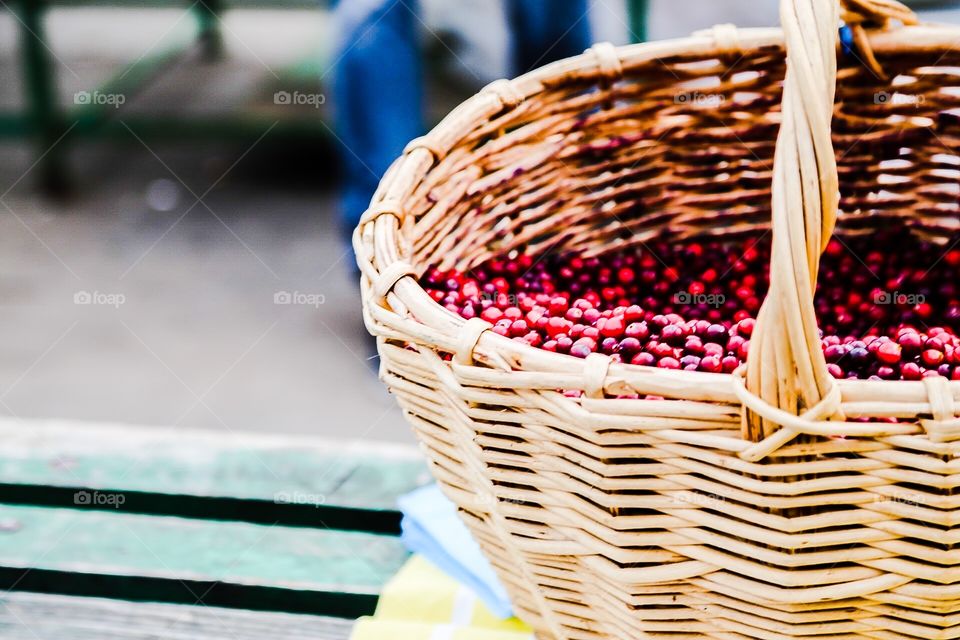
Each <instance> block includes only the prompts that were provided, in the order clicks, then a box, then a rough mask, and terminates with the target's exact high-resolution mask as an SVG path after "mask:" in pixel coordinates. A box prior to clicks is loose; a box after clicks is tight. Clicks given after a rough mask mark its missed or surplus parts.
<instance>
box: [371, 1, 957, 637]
mask: <svg viewBox="0 0 960 640" xmlns="http://www.w3.org/2000/svg"><path fill="white" fill-rule="evenodd" d="M886 2H887V0H883V1H882V2H879V1H878V3H877V4H880V5H882V6H884V7H885V6H886ZM847 4H848V6H854V7H856V6H859V5H864V4H869V3H866V2H863V1H857V2H853V1H851V2H849V3H847ZM784 7H785V10H784V12H783V13H784V27H785V29H784V30H783V31H781V30H779V29H756V30H739V31H738V30H735V29H733V28H732V27H729V26H721V27H717V28H715V29H714V30H711V31H709V32H704V33H700V34H695V35H694V36H693V37H691V38H687V39H682V40H675V41H668V42H660V43H649V44H643V45H633V46H629V47H622V48H619V49H615V48H613V47H612V46H610V45H597V46H595V47H594V48H592V49H591V50H590V51H588V52H587V53H585V54H584V55H582V56H579V57H577V58H572V59H568V60H564V61H561V62H558V63H554V64H551V65H549V66H547V67H544V68H542V69H539V70H537V71H534V72H531V73H529V74H527V75H525V76H522V77H520V78H517V79H515V80H512V81H505V80H501V81H498V82H496V83H494V84H492V85H490V86H489V87H488V88H487V89H485V90H484V91H483V92H481V93H480V94H478V95H477V96H475V97H474V98H472V99H471V100H469V101H467V102H466V103H464V104H463V105H461V106H460V107H458V108H457V109H456V110H455V111H454V112H453V113H451V114H450V116H448V118H447V119H445V120H444V122H442V123H441V124H440V125H439V126H438V127H437V128H436V129H434V130H433V131H432V132H431V133H429V134H428V135H426V136H424V137H423V138H420V139H418V140H415V141H413V142H412V143H411V144H410V145H409V146H408V148H407V150H406V152H405V153H404V155H403V156H402V157H401V158H400V159H399V160H398V161H397V162H396V163H395V164H394V165H393V167H392V168H391V169H390V171H389V172H388V174H387V176H386V177H385V178H384V180H383V182H382V183H381V186H380V189H379V190H378V192H377V194H376V196H375V198H374V201H373V203H372V205H371V207H370V209H369V210H368V211H367V212H366V214H365V215H364V218H363V220H362V221H361V224H360V226H359V228H358V230H357V233H356V234H355V236H354V245H355V249H356V252H357V255H358V261H359V264H360V267H361V271H362V284H361V286H362V289H363V296H364V303H365V304H364V315H365V321H366V323H367V326H368V328H369V329H370V331H371V332H372V333H374V334H375V335H376V336H377V339H378V346H379V351H380V356H381V377H382V378H383V380H384V381H385V382H386V384H387V385H388V386H389V387H390V389H391V391H392V392H393V393H394V394H395V395H396V397H397V399H398V401H399V402H400V404H401V405H402V407H403V409H404V411H405V414H406V416H407V418H408V420H409V422H410V424H411V425H412V426H413V427H414V429H415V430H416V432H417V435H418V437H419V439H420V440H421V442H422V444H423V446H424V448H425V450H426V452H427V454H428V456H429V459H430V462H431V468H432V471H433V473H434V475H435V476H436V478H437V479H438V481H439V482H440V484H441V486H442V488H443V490H444V492H445V493H446V494H447V495H448V496H449V497H450V498H451V499H452V500H454V501H455V502H456V503H457V505H458V506H459V507H460V509H461V513H462V515H463V517H464V519H465V521H466V522H467V524H468V525H469V526H470V528H471V530H472V532H473V534H474V535H475V537H476V538H477V539H478V540H479V542H480V543H481V545H482V547H483V548H484V551H485V552H486V554H487V556H488V557H489V558H490V560H491V562H492V563H493V564H494V566H495V568H496V570H497V572H498V574H499V576H500V577H501V579H502V581H503V582H504V584H505V585H506V587H507V589H508V590H509V592H510V594H511V596H512V598H513V601H514V605H515V608H516V611H517V613H518V615H520V617H522V618H523V619H525V620H526V621H528V622H529V623H530V624H532V625H533V626H534V628H535V629H536V630H537V634H538V637H540V638H545V639H546V638H551V639H553V640H596V639H600V638H617V639H622V640H628V639H629V640H634V639H637V638H676V639H681V638H686V637H690V638H693V637H710V638H731V639H732V638H787V637H790V638H813V637H816V638H829V639H839V638H857V637H869V638H929V639H935V638H937V639H939V638H944V639H946V638H960V549H958V548H957V545H960V494H958V493H957V490H956V487H958V486H960V459H958V458H960V419H958V418H957V415H958V414H960V383H956V382H948V381H947V380H945V379H943V378H928V379H925V380H924V381H923V382H877V381H865V380H838V381H833V380H832V379H829V376H826V377H824V376H825V372H824V371H823V370H822V367H823V363H822V354H821V352H820V347H819V341H818V340H814V342H815V343H816V344H815V345H810V342H809V340H810V336H811V335H814V336H815V335H816V323H815V318H813V316H812V309H813V306H812V297H813V293H812V292H813V290H814V287H815V282H816V272H817V267H816V264H817V260H818V257H819V252H820V250H821V249H822V247H823V246H824V244H825V242H826V240H827V239H829V237H830V235H831V233H833V224H834V218H835V217H836V218H837V223H838V227H837V233H839V234H863V233H871V231H872V230H873V229H875V228H877V227H879V226H882V225H884V224H885V223H887V222H889V221H890V220H902V219H907V220H908V221H909V224H910V225H911V229H912V230H913V232H914V233H917V234H918V235H921V236H923V237H924V238H928V239H933V240H936V241H944V240H946V239H947V238H948V237H949V236H951V235H952V234H955V233H956V232H957V231H958V230H960V205H958V202H960V200H958V198H960V187H958V183H960V160H958V157H957V155H956V152H955V150H956V148H957V144H958V143H960V116H958V115H957V114H958V113H960V111H956V112H955V111H953V110H955V109H958V108H960V70H958V68H957V67H960V51H955V50H954V48H955V47H956V46H957V45H958V44H960V31H957V30H954V29H949V28H941V27H926V26H907V27H902V28H897V29H889V30H879V29H878V30H875V31H870V32H869V35H864V32H861V35H860V37H859V38H858V40H860V41H861V44H864V42H866V44H869V49H868V51H869V52H872V53H870V55H875V56H876V61H877V63H878V65H879V67H880V68H882V70H883V72H884V73H885V74H886V78H885V77H883V76H882V75H878V74H877V72H876V70H871V69H870V68H868V66H865V65H864V64H861V62H860V61H858V60H855V59H850V60H841V63H840V68H839V69H837V62H836V55H837V50H836V23H837V8H836V7H835V6H834V5H833V3H832V2H826V1H825V0H815V1H811V0H786V1H785V2H784ZM864 38H866V40H865V41H864ZM799 48H803V49H804V51H803V52H802V53H798V54H795V52H797V51H798V49H799ZM786 51H789V52H790V60H791V68H790V73H788V74H787V73H785V70H786V65H785V57H786ZM834 84H835V85H836V91H835V95H834ZM898 96H899V97H898ZM818 114H819V115H818ZM831 116H832V137H831V129H830V123H831ZM778 135H779V141H778ZM831 142H832V144H831ZM834 162H835V165H834V164H833V163H834ZM837 187H839V194H840V198H839V202H837V200H836V198H835V196H834V194H835V193H836V192H837ZM771 196H773V197H771ZM771 203H772V205H771ZM838 206H839V215H838ZM768 232H772V234H773V242H774V247H773V256H774V257H773V265H772V270H771V274H772V277H771V288H770V293H769V296H768V298H767V300H766V301H765V303H764V307H763V309H762V311H761V314H760V317H759V318H758V326H757V331H758V332H759V336H757V335H756V334H755V337H754V340H753V341H752V342H753V343H754V346H753V348H752V349H751V354H750V358H751V359H750V362H749V366H748V367H747V368H746V371H744V372H737V373H736V374H734V375H725V374H707V373H699V372H689V371H668V370H662V369H653V368H647V367H637V366H629V365H623V364H619V363H611V362H610V361H609V359H608V358H607V357H606V356H603V355H599V354H593V355H591V356H590V357H588V358H587V359H586V360H579V359H577V358H573V357H571V356H565V355H561V354H555V353H548V352H545V351H542V350H538V349H534V348H532V347H529V346H525V345H522V344H520V343H518V342H516V341H512V340H509V339H507V338H503V337H501V336H498V335H496V334H493V333H492V332H490V331H488V329H489V328H490V325H488V324H487V323H485V322H483V321H481V320H479V319H473V320H469V321H465V320H464V319H462V318H460V317H459V316H457V315H455V314H452V313H450V312H448V311H447V310H445V309H443V308H442V307H440V306H439V305H437V304H436V303H435V302H433V301H432V300H431V299H430V297H429V296H428V295H427V294H426V293H425V292H424V291H423V289H422V288H421V287H420V286H419V285H418V284H417V281H416V277H418V276H419V275H421V274H422V273H423V272H424V271H425V270H426V269H427V268H429V267H432V266H439V267H440V268H444V269H447V268H454V267H455V268H458V269H461V270H466V269H469V268H471V267H472V266H476V265H477V264H479V263H481V262H483V261H485V260H487V259H489V258H491V257H493V256H496V255H506V254H509V253H510V252H512V251H525V252H529V253H531V254H533V255H541V254H544V253H546V252H549V251H561V250H563V251H567V250H573V251H577V252H580V253H583V254H587V255H600V254H603V253H605V252H607V251H611V250H615V249H621V248H624V247H628V246H633V245H641V244H642V243H644V242H646V241H648V240H650V239H652V238H655V237H662V236H664V235H666V236H668V237H671V238H675V239H676V241H678V242H681V241H684V240H688V239H691V238H697V237H704V236H714V237H715V236H724V237H731V238H742V239H749V238H757V237H759V236H760V235H762V234H765V233H768ZM784 273H787V275H789V276H790V277H788V278H784V277H781V276H783V274H784ZM804 274H805V275H804ZM811 332H813V333H812V334H811ZM818 359H819V360H818ZM565 390H566V391H569V390H580V391H582V392H583V395H582V397H569V396H567V395H564V393H563V391H565ZM631 394H640V395H641V396H652V398H647V399H643V400H637V399H628V398H624V397H623V396H628V395H631ZM891 417H895V418H900V419H901V421H900V422H898V423H890V422H889V421H887V420H886V419H887V418H891Z"/></svg>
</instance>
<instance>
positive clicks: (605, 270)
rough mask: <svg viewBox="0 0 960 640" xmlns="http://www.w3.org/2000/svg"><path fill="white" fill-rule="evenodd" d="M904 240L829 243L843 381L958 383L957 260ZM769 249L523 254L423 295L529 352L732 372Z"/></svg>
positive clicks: (667, 247) (956, 255)
mask: <svg viewBox="0 0 960 640" xmlns="http://www.w3.org/2000/svg"><path fill="white" fill-rule="evenodd" d="M952 246H953V244H952V243H947V244H946V245H944V246H939V245H935V244H932V243H929V242H924V241H920V240H917V239H915V238H914V236H913V235H912V234H909V233H907V232H905V231H904V230H896V231H887V232H884V233H880V234H874V235H871V236H856V237H848V238H845V239H843V240H839V239H834V240H832V241H831V242H830V245H829V246H828V248H827V250H826V252H825V254H824V256H823V258H822V261H821V269H820V276H819V283H820V284H819V288H818V290H817V296H816V301H815V306H816V311H817V318H818V320H819V326H820V328H821V333H822V336H821V343H822V346H823V353H824V356H825V357H826V360H827V363H828V365H827V366H828V368H829V369H830V373H831V374H832V375H833V376H835V377H837V378H874V379H876V378H880V379H885V380H895V379H904V380H917V379H920V378H921V377H923V376H928V375H941V376H946V377H949V378H952V379H954V380H957V379H960V339H958V337H957V336H958V329H960V287H958V282H960V280H958V278H957V271H958V268H960V249H948V248H947V247H952ZM769 251H770V246H769V242H765V241H758V242H755V243H752V244H749V243H748V244H747V245H746V246H744V245H743V244H742V243H741V244H735V243H730V242H722V241H708V242H701V243H687V244H671V243H668V242H658V243H654V244H649V245H644V246H641V247H637V248H631V249H628V250H621V251H618V252H615V253H611V254H608V255H605V256H603V257H601V258H596V257H594V258H583V257H580V256H577V255H570V254H561V253H555V254H549V255H545V256H541V257H533V256H529V255H518V256H516V257H512V258H509V259H506V258H505V259H497V260H491V261H489V262H487V263H484V264H482V265H479V266H478V267H476V268H474V269H472V270H470V271H469V272H467V273H460V272H456V271H448V272H441V271H438V270H431V271H430V272H428V273H427V274H426V275H425V276H424V278H423V280H422V284H423V286H424V287H425V288H426V290H427V292H428V293H429V294H430V295H431V296H432V297H433V299H434V300H436V301H437V302H438V303H440V304H442V305H443V306H445V307H446V308H447V309H449V310H451V311H453V312H455V313H458V314H460V315H461V316H463V317H464V318H473V317H478V316H479V317H481V318H483V319H484V320H487V321H488V322H490V323H491V324H493V331H495V332H496V333H499V334H501V335H503V336H507V337H510V338H513V339H515V340H520V341H523V342H526V343H528V344H530V345H531V346H534V347H539V348H541V349H546V350H547V351H555V352H558V353H566V354H570V355H572V356H576V357H579V358H585V357H586V356H587V355H589V354H590V353H594V352H599V353H605V354H609V355H610V356H611V357H612V358H613V359H614V360H618V361H622V362H628V363H632V364H638V365H647V366H656V367H662V368H665V369H687V370H695V371H707V372H731V371H733V370H734V369H736V368H737V367H738V366H740V364H742V363H743V362H744V361H745V360H746V357H747V353H748V352H749V350H750V336H751V335H752V333H753V329H754V325H755V320H754V318H755V316H756V313H757V311H758V310H759V308H760V303H761V302H762V300H763V297H764V295H765V293H766V289H767V282H768V281H767V272H768V266H769V262H770V252H769Z"/></svg>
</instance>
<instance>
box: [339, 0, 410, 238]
mask: <svg viewBox="0 0 960 640" xmlns="http://www.w3.org/2000/svg"><path fill="white" fill-rule="evenodd" d="M374 4H375V5H376V6H374V7H373V8H372V9H371V8H370V5H371V0H367V1H366V2H357V0H342V2H341V3H340V5H339V6H338V8H337V16H336V20H335V21H336V22H337V27H338V28H339V29H342V30H341V31H339V33H341V34H342V42H341V44H340V45H339V47H338V48H337V51H335V52H334V59H335V61H336V62H335V63H334V68H333V96H332V102H333V104H334V114H335V115H334V130H335V131H336V133H337V136H338V137H339V138H340V140H339V143H340V152H341V158H342V166H343V168H344V183H343V190H342V196H341V216H342V221H343V224H344V226H345V227H346V230H348V231H350V232H352V230H353V227H354V226H355V225H356V223H357V222H358V221H359V219H360V215H361V214H362V213H363V212H364V210H366V208H367V206H368V205H369V204H370V198H371V197H372V196H373V193H374V191H375V190H376V188H377V183H378V182H379V180H380V178H381V177H382V176H383V174H384V173H385V172H386V170H387V168H388V167H389V166H390V163H391V162H393V160H394V159H395V158H396V157H397V156H399V155H400V153H401V152H402V151H403V148H404V146H405V145H406V144H407V142H409V141H410V140H411V139H413V138H415V137H417V136H418V135H420V134H421V133H423V125H422V95H421V76H420V52H419V46H418V42H417V32H416V28H415V23H416V18H415V16H414V15H413V14H412V13H411V11H416V10H417V6H416V3H415V2H414V1H413V0H405V2H398V3H393V2H386V1H384V2H379V1H377V2H375V3H374ZM364 5H367V6H366V8H364ZM408 7H409V8H408ZM358 11H360V12H362V13H361V14H358V13H357V12H358Z"/></svg>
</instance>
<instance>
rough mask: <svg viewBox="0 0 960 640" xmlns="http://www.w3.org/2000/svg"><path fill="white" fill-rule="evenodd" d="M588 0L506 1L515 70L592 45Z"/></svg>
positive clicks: (542, 63) (580, 50) (522, 71)
mask: <svg viewBox="0 0 960 640" xmlns="http://www.w3.org/2000/svg"><path fill="white" fill-rule="evenodd" d="M587 13H588V11H587V2H586V0H563V1H562V2H557V1H556V0H507V20H508V23H509V24H508V26H509V28H510V33H511V36H512V38H511V41H512V43H513V45H512V46H513V56H512V57H513V65H514V72H515V73H517V74H520V73H524V72H526V71H529V70H531V69H533V68H536V67H540V66H543V65H545V64H547V63H548V62H553V61H554V60H559V59H560V58H567V57H570V56H575V55H578V54H581V53H583V51H584V49H586V48H588V47H589V46H590V44H591V42H590V41H591V38H590V19H589V17H588V15H587Z"/></svg>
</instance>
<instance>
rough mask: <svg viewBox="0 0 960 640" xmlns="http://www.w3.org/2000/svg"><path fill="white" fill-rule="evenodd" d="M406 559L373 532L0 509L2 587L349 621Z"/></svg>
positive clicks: (396, 546)
mask: <svg viewBox="0 0 960 640" xmlns="http://www.w3.org/2000/svg"><path fill="white" fill-rule="evenodd" d="M407 556H408V553H407V552H406V550H405V549H404V548H403V547H402V545H401V544H400V542H399V540H398V539H397V538H394V537H389V536H383V535H375V534H369V533H356V532H343V531H331V530H315V529H301V528H291V527H284V526H266V525H254V524H247V523H239V522H214V521H203V520H187V519H182V518H174V517H151V516H143V515H131V514H125V513H108V512H104V511H84V510H80V509H45V508H39V507H21V506H0V588H11V587H12V588H16V589H21V590H26V591H41V592H52V593H66V594H83V595H90V596H106V597H121V598H125V599H133V600H159V601H167V602H182V603H187V604H192V603H195V602H197V601H198V600H201V601H202V602H204V603H206V604H211V605H219V606H230V607H244V608H264V609H269V610H277V611H295V612H310V613H317V614H327V615H337V616H343V617H350V616H356V615H361V614H364V613H368V612H369V611H372V609H373V606H374V605H375V602H376V596H377V594H378V593H379V592H380V590H381V588H382V586H383V584H384V583H385V582H386V580H387V579H389V578H390V577H391V576H393V575H394V574H395V573H396V572H397V571H398V570H399V568H400V566H401V565H402V564H403V562H404V561H405V560H406V558H407Z"/></svg>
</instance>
